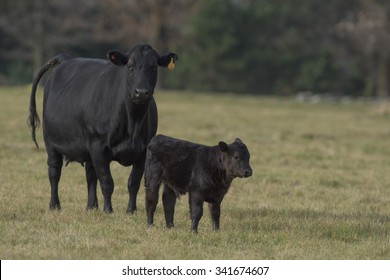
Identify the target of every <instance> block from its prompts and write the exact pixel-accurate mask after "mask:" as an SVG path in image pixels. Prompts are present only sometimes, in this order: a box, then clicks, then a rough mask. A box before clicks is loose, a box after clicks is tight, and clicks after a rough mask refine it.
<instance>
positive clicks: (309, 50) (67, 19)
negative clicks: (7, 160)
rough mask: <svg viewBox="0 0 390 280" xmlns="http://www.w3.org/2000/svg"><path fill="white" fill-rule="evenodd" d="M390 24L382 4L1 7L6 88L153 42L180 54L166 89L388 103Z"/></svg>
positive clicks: (54, 0)
mask: <svg viewBox="0 0 390 280" xmlns="http://www.w3.org/2000/svg"><path fill="white" fill-rule="evenodd" d="M389 19H390V2H388V1H384V0H343V1H339V0H328V1H323V0H295V1H284V0H226V1H225V0H200V1H195V0H156V1H152V0H145V1H141V0H139V1H138V0H122V1H115V0H105V1H104V0H68V1H60V0H34V1H28V0H12V1H10V0H0V84H24V83H29V82H31V79H32V77H33V73H35V72H36V71H37V69H39V68H40V67H41V66H42V65H43V64H44V63H45V62H46V61H47V60H48V59H50V57H52V56H53V55H55V54H56V53H59V52H66V53H69V54H71V55H73V56H84V57H99V58H105V54H106V52H107V50H109V49H119V50H123V51H126V50H128V49H130V48H131V47H132V46H133V45H135V44H137V43H145V42H146V43H149V44H151V45H152V46H153V47H155V48H156V49H157V50H158V51H159V52H161V53H164V52H167V51H174V52H176V53H178V54H179V56H180V61H179V63H178V67H177V68H176V69H175V71H176V73H175V75H167V73H166V72H165V71H161V73H160V75H161V76H160V81H159V86H160V87H163V88H176V89H189V90H199V91H213V92H234V93H253V94H279V95H288V94H294V93H296V92H299V91H311V92H314V93H318V94H328V93H331V94H340V95H355V96H359V95H368V96H381V97H384V96H388V95H389V91H390V89H389V88H390V87H389V82H388V80H389V75H390V59H389V54H390V52H389V50H390V48H388V47H387V46H388V45H389V42H390V31H389V30H390V21H389Z"/></svg>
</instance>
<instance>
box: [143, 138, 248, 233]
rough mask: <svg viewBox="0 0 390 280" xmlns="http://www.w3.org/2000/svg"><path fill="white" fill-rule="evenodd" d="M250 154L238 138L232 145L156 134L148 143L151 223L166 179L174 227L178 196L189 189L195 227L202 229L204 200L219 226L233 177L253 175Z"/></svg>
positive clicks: (169, 219)
mask: <svg viewBox="0 0 390 280" xmlns="http://www.w3.org/2000/svg"><path fill="white" fill-rule="evenodd" d="M249 157H250V155H249V151H248V149H247V147H246V146H245V144H244V143H243V142H242V141H241V140H240V139H238V138H237V139H236V140H235V141H234V143H232V144H230V145H228V144H226V143H225V142H219V144H218V145H217V146H213V147H209V146H204V145H199V144H195V143H191V142H187V141H183V140H179V139H174V138H170V137H167V136H164V135H157V136H155V137H154V138H153V139H152V141H151V142H150V144H149V146H148V150H147V152H146V163H145V190H146V211H147V218H148V225H149V226H152V225H153V215H154V212H155V210H156V205H157V202H158V191H159V187H160V185H161V183H164V192H163V195H162V200H163V206H164V214H165V221H166V225H167V227H168V228H170V227H173V216H174V211H175V203H176V197H177V196H179V195H181V194H184V193H187V192H188V193H189V204H190V213H191V220H192V230H193V231H194V232H195V233H197V231H198V223H199V220H200V218H201V217H202V215H203V202H204V201H206V202H208V203H209V209H210V214H211V218H212V220H213V229H214V230H218V229H219V217H220V212H221V202H222V199H223V197H224V196H225V194H226V192H227V191H228V190H229V187H230V184H231V182H232V180H233V179H234V178H236V177H240V178H242V177H249V176H251V175H252V169H251V167H250V165H249Z"/></svg>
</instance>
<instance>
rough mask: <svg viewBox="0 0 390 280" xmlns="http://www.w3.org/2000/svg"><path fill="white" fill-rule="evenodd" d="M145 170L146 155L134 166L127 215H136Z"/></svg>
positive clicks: (129, 182) (130, 179) (129, 181)
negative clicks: (138, 195)
mask: <svg viewBox="0 0 390 280" xmlns="http://www.w3.org/2000/svg"><path fill="white" fill-rule="evenodd" d="M144 169H145V155H143V156H142V157H141V158H140V159H139V160H138V161H137V162H136V163H134V164H133V168H132V170H131V173H130V176H129V180H128V183H127V189H128V191H129V204H128V206H127V211H126V212H127V213H134V211H136V210H137V194H138V190H139V187H140V185H141V179H142V175H143V174H144Z"/></svg>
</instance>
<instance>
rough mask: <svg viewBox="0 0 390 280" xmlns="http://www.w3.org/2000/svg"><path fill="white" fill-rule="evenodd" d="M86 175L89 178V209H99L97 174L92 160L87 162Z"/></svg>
mask: <svg viewBox="0 0 390 280" xmlns="http://www.w3.org/2000/svg"><path fill="white" fill-rule="evenodd" d="M85 176H86V178H87V189H88V203H87V210H88V209H97V208H98V199H97V196H96V187H97V176H96V172H95V168H94V166H93V164H92V162H86V163H85Z"/></svg>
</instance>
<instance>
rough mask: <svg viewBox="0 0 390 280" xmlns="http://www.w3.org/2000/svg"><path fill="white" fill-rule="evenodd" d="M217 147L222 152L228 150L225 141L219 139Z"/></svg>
mask: <svg viewBox="0 0 390 280" xmlns="http://www.w3.org/2000/svg"><path fill="white" fill-rule="evenodd" d="M218 147H219V149H220V150H221V152H222V153H227V152H228V151H229V146H228V144H226V143H225V142H223V141H221V142H219V143H218Z"/></svg>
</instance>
